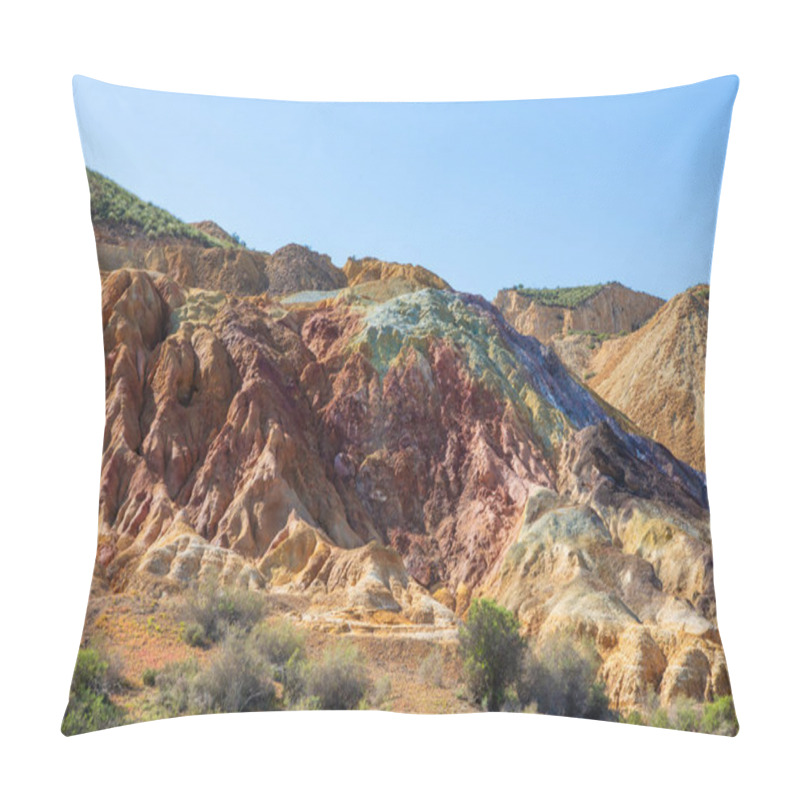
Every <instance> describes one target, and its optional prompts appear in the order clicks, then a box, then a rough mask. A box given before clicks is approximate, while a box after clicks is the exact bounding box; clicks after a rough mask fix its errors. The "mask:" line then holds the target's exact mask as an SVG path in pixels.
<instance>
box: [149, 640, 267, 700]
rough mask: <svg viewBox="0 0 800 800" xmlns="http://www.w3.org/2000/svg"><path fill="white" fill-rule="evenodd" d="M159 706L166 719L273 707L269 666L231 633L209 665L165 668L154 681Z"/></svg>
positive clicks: (185, 663)
mask: <svg viewBox="0 0 800 800" xmlns="http://www.w3.org/2000/svg"><path fill="white" fill-rule="evenodd" d="M155 682H156V686H157V687H158V690H159V699H158V703H159V705H160V707H161V709H162V710H163V711H164V712H165V713H166V715H168V716H180V715H182V714H209V713H226V712H232V713H233V712H239V711H269V710H271V709H274V708H275V707H276V695H275V686H274V684H273V682H272V665H271V664H270V663H269V662H268V661H267V660H266V659H264V658H263V656H262V655H261V654H260V653H259V652H258V651H257V649H256V648H255V647H253V644H252V642H251V641H250V640H249V639H248V638H247V637H246V636H245V635H244V634H243V633H241V632H240V631H231V632H230V633H229V634H228V635H227V636H226V637H225V639H224V640H223V641H222V642H221V643H220V645H219V646H218V648H217V650H216V652H215V653H214V655H213V656H212V658H211V660H210V661H209V663H208V664H207V665H206V666H205V667H204V668H200V667H199V666H198V664H197V662H196V661H195V660H194V659H191V660H189V661H183V662H175V663H172V664H168V665H167V666H165V667H164V668H163V669H162V670H160V671H159V673H158V674H157V675H156V678H155Z"/></svg>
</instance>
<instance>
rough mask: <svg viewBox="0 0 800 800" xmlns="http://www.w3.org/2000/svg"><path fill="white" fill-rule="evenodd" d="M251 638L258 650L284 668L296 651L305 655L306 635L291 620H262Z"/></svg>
mask: <svg viewBox="0 0 800 800" xmlns="http://www.w3.org/2000/svg"><path fill="white" fill-rule="evenodd" d="M251 638H252V642H253V646H254V647H255V648H256V650H257V651H258V652H259V653H261V655H262V656H263V657H264V658H265V659H266V660H267V661H268V662H269V663H270V664H274V665H275V666H276V667H281V668H284V667H285V666H286V664H287V663H288V662H289V659H290V658H292V656H294V655H295V653H298V654H299V656H298V657H299V658H303V657H304V656H305V647H306V643H305V636H304V635H303V633H302V632H301V631H299V630H298V629H297V628H295V626H294V625H292V623H291V622H289V620H286V619H281V620H278V621H269V622H261V623H260V624H258V625H257V626H256V627H255V628H254V629H253V632H252V635H251Z"/></svg>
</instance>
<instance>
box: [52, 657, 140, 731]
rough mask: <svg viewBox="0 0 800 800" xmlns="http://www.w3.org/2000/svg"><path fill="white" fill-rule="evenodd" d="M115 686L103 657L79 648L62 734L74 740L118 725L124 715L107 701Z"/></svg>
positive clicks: (113, 678)
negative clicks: (84, 734) (88, 733)
mask: <svg viewBox="0 0 800 800" xmlns="http://www.w3.org/2000/svg"><path fill="white" fill-rule="evenodd" d="M118 683H119V677H118V675H116V673H115V670H114V669H113V668H112V667H111V666H110V664H109V660H108V658H107V657H106V656H105V655H104V654H102V653H101V652H99V651H98V650H96V649H94V648H91V647H87V648H81V650H80V651H79V652H78V660H77V662H76V664H75V672H74V673H73V676H72V685H71V686H70V692H69V704H68V706H67V710H66V713H65V714H64V721H63V722H62V724H61V732H62V733H63V734H64V735H65V736H74V735H75V734H78V733H87V732H89V731H98V730H103V729H104V728H113V727H114V726H116V725H121V724H122V723H123V721H124V719H125V713H124V711H123V710H122V709H121V708H119V706H117V705H115V704H114V703H113V702H112V701H111V698H110V693H111V691H112V690H113V689H114V688H115V687H116V686H117V684H118Z"/></svg>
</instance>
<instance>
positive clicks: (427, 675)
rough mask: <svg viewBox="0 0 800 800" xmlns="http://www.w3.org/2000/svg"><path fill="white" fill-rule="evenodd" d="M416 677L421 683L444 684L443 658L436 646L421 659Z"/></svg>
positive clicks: (430, 684)
mask: <svg viewBox="0 0 800 800" xmlns="http://www.w3.org/2000/svg"><path fill="white" fill-rule="evenodd" d="M417 677H418V678H419V680H420V682H421V683H424V684H427V685H429V686H443V685H444V658H443V656H442V651H441V650H440V649H439V648H438V647H437V648H436V649H435V650H432V651H431V652H430V653H429V654H428V655H427V656H425V658H424V659H423V660H422V663H421V664H420V665H419V669H418V670H417Z"/></svg>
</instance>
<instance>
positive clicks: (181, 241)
mask: <svg viewBox="0 0 800 800" xmlns="http://www.w3.org/2000/svg"><path fill="white" fill-rule="evenodd" d="M89 188H90V191H91V211H92V222H93V225H94V230H95V240H96V244H97V258H98V261H99V263H100V269H102V270H108V271H112V270H118V269H143V270H153V271H157V272H161V273H164V274H165V275H168V276H170V277H171V278H172V279H173V280H174V281H176V282H178V283H180V284H181V286H185V287H187V288H188V287H191V288H198V289H208V290H212V291H223V292H228V293H231V294H237V295H254V294H262V293H264V292H269V293H270V294H274V295H283V294H291V293H292V292H300V291H306V290H319V291H327V290H335V289H341V288H343V287H345V286H346V285H347V278H346V276H345V274H344V273H343V271H342V270H341V269H339V268H338V267H335V266H334V265H333V263H332V262H331V259H330V257H329V256H327V255H324V254H320V253H316V252H314V251H313V250H311V249H309V248H308V247H303V246H301V245H297V244H289V245H286V246H285V247H282V248H280V249H279V250H276V251H275V252H274V253H263V252H259V251H255V250H248V249H247V248H245V247H243V246H242V245H241V244H240V242H239V241H238V239H236V238H234V237H233V236H231V235H230V234H228V233H227V232H226V231H224V230H223V229H222V228H221V227H220V226H219V225H217V224H216V223H215V222H211V221H209V220H206V221H204V222H198V223H193V224H185V223H183V222H182V221H181V220H179V219H178V218H177V217H174V216H173V215H172V214H170V213H168V212H167V211H164V210H163V209H160V208H157V207H156V206H154V205H152V204H151V203H146V202H144V201H143V200H141V199H139V198H138V197H136V195H134V194H132V193H131V192H128V191H127V190H125V189H123V188H122V187H121V186H119V185H118V184H116V183H114V182H113V181H111V180H109V179H108V178H105V177H103V176H102V175H99V174H98V173H96V172H92V171H89Z"/></svg>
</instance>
